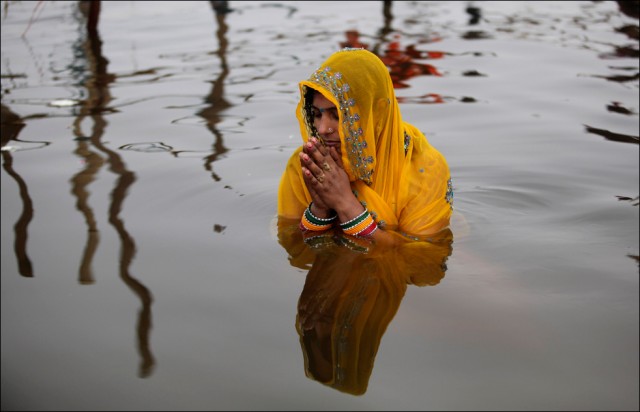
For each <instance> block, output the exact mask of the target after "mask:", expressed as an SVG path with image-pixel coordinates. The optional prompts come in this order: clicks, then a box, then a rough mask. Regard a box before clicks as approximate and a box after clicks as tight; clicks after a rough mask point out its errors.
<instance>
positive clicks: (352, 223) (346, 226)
mask: <svg viewBox="0 0 640 412" xmlns="http://www.w3.org/2000/svg"><path fill="white" fill-rule="evenodd" d="M367 216H369V211H368V210H367V209H364V212H362V213H360V214H359V215H358V216H356V217H354V218H353V219H351V220H347V221H346V222H342V223H340V228H342V230H347V229H350V228H352V227H354V226H356V225H357V224H358V223H360V222H362V221H363V220H365V219H366V218H367Z"/></svg>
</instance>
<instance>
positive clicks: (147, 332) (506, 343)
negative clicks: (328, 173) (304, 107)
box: [0, 1, 639, 410]
mask: <svg viewBox="0 0 640 412" xmlns="http://www.w3.org/2000/svg"><path fill="white" fill-rule="evenodd" d="M230 6H231V8H232V9H233V11H232V12H231V13H228V14H220V15H216V13H214V12H213V10H212V8H211V5H210V4H209V2H186V1H185V2H182V1H181V2H102V7H101V14H100V20H99V26H98V31H97V33H94V34H93V35H90V34H88V32H87V30H86V28H85V22H86V17H85V16H84V15H83V14H82V13H81V12H80V11H79V8H78V3H77V2H64V1H56V2H51V1H43V2H3V3H2V8H3V10H2V20H1V24H2V62H1V68H2V110H3V112H2V122H3V124H2V166H3V167H2V172H0V173H1V176H2V179H1V184H2V187H1V189H2V229H1V232H2V275H1V279H2V292H1V293H2V304H1V308H2V331H1V332H2V333H1V336H2V363H1V365H2V366H1V367H2V409H3V410H10V409H15V410H54V409H58V410H60V409H64V410H115V409H120V410H122V409H126V410H179V409H182V410H184V409H190V410H217V409H224V410H232V409H234V410H237V409H245V410H246V409H252V410H256V409H260V410H269V409H277V410H310V409H316V410H317V409H323V410H324V409H338V410H356V409H357V410H362V409H372V410H384V409H393V410H405V409H418V410H456V409H457V410H460V409H471V410H499V409H510V410H522V409H548V410H587V409H589V410H637V409H638V407H639V405H638V397H639V392H638V386H639V378H638V376H639V369H638V363H639V359H638V345H639V339H638V338H639V326H638V323H639V316H638V303H639V302H638V288H639V285H638V273H639V271H638V254H639V253H638V247H639V241H638V224H639V216H638V209H639V208H638V191H639V190H638V185H639V177H638V175H639V174H638V171H639V161H638V155H639V153H638V148H639V146H638V135H639V130H638V128H639V127H638V112H639V109H638V90H639V81H638V78H639V75H638V73H639V67H638V66H639V65H638V18H637V15H636V16H635V17H633V16H631V15H628V14H626V13H625V10H622V9H621V8H620V7H619V6H618V4H617V3H616V2H614V1H603V2H586V1H582V2H477V3H466V2H440V1H438V2H428V1H424V2H423V1H421V2H400V1H398V2H393V5H392V7H391V9H390V10H389V11H390V13H386V14H385V13H384V9H383V2H378V1H375V2H324V1H322V2H307V1H304V2H285V1H275V2H250V1H247V2H245V1H243V2H239V1H238V2H233V1H232V2H230ZM636 12H637V8H636ZM348 31H357V33H356V34H359V37H358V38H355V39H354V38H353V37H352V38H351V39H350V40H351V41H359V42H361V43H366V46H367V47H368V48H369V49H370V50H374V51H375V52H376V53H378V54H379V55H380V56H382V57H383V58H384V59H385V62H386V63H387V64H388V65H389V66H390V67H391V69H392V74H393V76H394V79H395V81H396V85H397V89H396V92H397V94H398V97H399V100H400V101H401V108H402V110H403V116H404V118H405V119H407V120H409V121H410V122H412V123H413V124H415V125H416V126H418V127H419V128H421V129H422V130H423V131H424V132H425V133H426V135H427V136H428V138H429V139H430V141H431V143H432V144H433V145H434V146H436V147H437V148H438V149H439V150H440V151H441V152H442V153H443V154H444V155H445V156H446V157H447V160H448V162H449V165H450V167H451V172H452V176H453V180H454V190H455V206H456V214H455V219H454V222H453V225H452V233H453V243H452V244H451V245H449V248H448V249H447V248H446V247H445V249H441V248H440V249H437V250H426V251H422V252H420V253H419V254H415V253H414V255H411V254H409V255H407V256H400V257H401V258H402V259H400V258H398V259H395V258H390V257H383V259H381V260H379V261H376V260H373V256H370V257H371V259H370V260H366V259H367V256H368V255H367V254H361V253H360V254H354V253H356V252H350V251H349V252H347V251H344V250H340V249H339V248H338V249H337V250H336V251H334V252H335V255H331V256H325V255H323V256H319V257H318V260H316V261H315V262H313V267H311V262H312V261H313V256H314V255H313V252H312V250H311V249H308V247H307V246H305V245H304V244H302V243H300V242H298V243H296V241H295V239H293V240H291V242H293V243H292V244H289V245H288V246H289V247H290V248H289V249H286V248H285V247H283V246H285V245H284V242H283V245H281V244H280V243H281V242H282V234H281V239H280V241H279V238H278V230H277V227H276V225H275V220H274V216H275V209H276V193H277V186H278V182H279V178H280V174H281V172H282V170H283V167H284V164H285V162H286V160H287V159H288V157H289V155H290V154H291V152H292V151H293V150H294V149H295V147H296V146H298V145H299V144H300V138H299V136H298V126H297V123H296V120H295V116H294V108H295V104H296V102H297V82H298V81H299V80H301V79H303V78H305V77H307V76H308V75H309V74H310V73H311V72H312V71H313V70H314V69H315V68H316V67H317V66H318V65H319V64H320V63H321V62H322V61H323V60H324V59H325V58H326V57H327V56H328V55H329V54H330V53H331V52H333V51H334V50H337V49H339V48H340V43H342V42H345V41H347V32H348ZM356 37H357V36H356ZM402 62H404V63H402ZM401 63H402V64H404V66H403V65H402V64H401ZM13 116H15V117H19V119H17V118H14V117H13ZM294 237H295V236H294ZM305 248H306V249H305ZM343 249H344V248H343ZM291 250H294V252H292V256H290V255H289V252H290V251H291ZM414 252H415V251H414ZM448 255H450V256H448ZM293 256H296V257H300V256H301V257H300V260H296V258H294V257H293ZM309 256H311V260H309V259H308V258H309ZM412 256H413V258H415V259H416V260H412V259H413V258H412ZM416 256H417V257H416ZM425 256H426V257H427V258H429V259H432V261H433V262H434V263H433V265H432V266H433V267H431V266H429V265H427V266H425V267H424V271H422V272H420V274H418V275H416V276H413V275H412V276H409V274H408V272H405V271H403V270H399V269H398V267H399V266H397V265H399V263H398V262H400V261H403V262H413V261H417V260H419V259H424V258H425ZM447 256H448V258H447ZM305 259H306V260H305ZM403 259H404V260H403ZM372 262H373V263H372ZM376 262H377V263H376ZM443 262H444V263H446V266H441V264H442V263H443ZM343 263H344V264H343ZM321 265H326V267H325V269H324V270H325V271H326V273H327V275H326V277H325V276H318V275H317V274H318V273H321V274H322V273H324V272H323V271H322V270H321V269H320V268H321V267H322V266H321ZM367 265H369V266H367ZM362 268H369V269H367V270H370V269H371V268H373V269H374V270H373V271H374V272H375V276H377V277H376V278H375V282H377V283H375V285H378V286H376V287H377V288H378V289H376V290H380V291H381V292H380V293H378V294H377V295H375V296H374V294H372V293H369V292H367V291H369V290H371V289H370V286H371V284H366V285H364V284H362V282H361V280H362V278H361V277H358V276H357V275H358V270H362ZM434 268H436V269H434ZM437 268H440V271H438V269H437ZM422 269H423V267H422V266H420V267H419V270H422ZM323 282H324V284H323ZM319 291H325V292H326V291H328V292H330V293H332V294H333V295H332V296H333V298H332V299H338V300H339V299H345V301H346V303H345V304H344V305H345V306H340V305H338V309H335V310H336V315H335V317H336V319H337V318H338V314H337V313H338V312H339V310H341V309H339V308H340V307H347V306H348V307H351V308H352V309H351V312H349V313H351V315H348V316H347V315H345V316H347V317H346V318H344V317H343V318H341V319H342V320H341V321H340V322H342V323H341V324H340V325H342V326H344V325H347V326H348V327H350V328H351V329H349V330H350V331H351V332H352V333H351V335H349V334H348V333H347V334H345V333H344V332H341V333H342V334H341V335H340V336H341V337H340V339H341V340H340V341H339V345H338V346H337V347H336V348H337V349H335V350H336V351H337V352H338V354H339V359H341V362H343V363H342V364H341V365H338V366H339V368H338V369H339V371H338V372H335V371H336V370H338V369H334V373H337V375H335V376H337V377H338V378H339V379H343V382H348V381H349V379H351V378H353V376H356V377H357V379H358V383H357V385H355V386H358V388H360V389H363V388H364V390H363V391H361V392H364V393H362V394H361V395H353V394H350V393H348V392H349V391H345V390H344V387H343V388H342V389H340V388H338V387H336V385H333V386H332V385H331V384H330V383H326V382H325V384H323V383H321V381H323V378H321V377H322V376H323V375H322V373H324V372H326V369H325V370H324V372H323V370H322V369H320V366H317V367H318V369H317V370H316V371H315V373H314V371H312V370H310V369H313V368H315V367H316V366H314V364H313V362H314V359H315V358H314V356H316V355H315V353H316V352H314V351H315V350H322V349H323V346H322V345H323V342H322V341H318V342H309V341H308V340H305V339H302V338H301V336H300V335H299V332H298V329H297V320H296V319H298V320H299V321H300V322H302V325H301V326H300V327H304V322H306V321H308V317H309V316H313V313H312V312H313V299H314V298H317V297H319V296H320V293H319ZM363 291H364V292H363ZM314 293H315V295H314ZM345 296H346V298H345ZM353 296H355V297H353ZM372 296H373V297H372ZM385 296H386V297H385ZM328 301H329V300H327V302H328ZM299 303H300V311H299V307H298V304H299ZM349 305H351V306H349ZM363 308H373V309H371V312H370V313H371V315H370V316H369V318H368V320H367V319H365V318H363V316H364V315H361V314H363V313H365V310H364V309H363ZM341 316H342V315H341ZM349 316H350V317H349ZM336 323H337V321H336V320H335V319H334V320H333V325H334V326H335V324H336ZM327 325H328V327H329V328H331V327H332V326H331V325H332V323H331V322H329V323H327ZM345 330H346V329H345ZM318 333H319V334H321V331H319V332H318ZM359 333H362V335H359ZM319 337H320V336H319ZM353 339H356V340H358V339H360V340H358V341H357V342H356V341H354V340H353ZM314 345H318V346H314ZM340 345H342V346H340ZM357 345H360V346H357ZM324 348H325V349H326V347H324ZM353 348H356V352H355V353H356V354H357V353H359V355H360V356H359V357H358V358H356V357H355V356H356V354H354V352H353ZM357 348H359V352H358V349H357ZM340 356H342V357H340ZM306 362H308V363H310V364H307V363H306ZM347 364H349V365H352V367H351V369H349V367H346V366H345V365H347ZM324 367H326V368H331V367H332V365H331V364H330V363H329V364H325V365H324ZM333 367H334V368H336V365H333ZM329 370H330V369H329ZM329 373H330V372H329ZM353 373H356V375H353ZM307 374H309V377H307ZM338 378H336V379H337V380H339V379H338ZM355 386H354V387H355Z"/></svg>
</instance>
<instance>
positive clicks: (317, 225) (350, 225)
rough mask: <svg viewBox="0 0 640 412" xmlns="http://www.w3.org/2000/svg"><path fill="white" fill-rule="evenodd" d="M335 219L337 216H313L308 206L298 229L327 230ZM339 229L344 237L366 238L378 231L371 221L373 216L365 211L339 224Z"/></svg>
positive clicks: (373, 221)
mask: <svg viewBox="0 0 640 412" xmlns="http://www.w3.org/2000/svg"><path fill="white" fill-rule="evenodd" d="M336 218H337V216H333V217H330V218H326V219H323V218H319V217H317V216H315V215H314V214H313V213H311V204H309V207H307V208H306V209H305V211H304V213H303V214H302V219H301V220H300V229H301V230H303V231H307V230H311V231H323V230H328V229H331V227H332V226H333V222H334V221H335V220H336ZM340 228H341V229H342V231H343V232H344V233H345V234H346V235H350V236H360V237H367V236H371V235H372V234H373V232H375V231H376V229H378V225H377V224H376V222H375V220H373V216H371V214H370V213H369V211H368V210H367V209H365V210H364V211H363V212H362V213H360V214H359V215H358V216H356V217H354V218H353V219H351V220H349V221H346V222H344V223H340Z"/></svg>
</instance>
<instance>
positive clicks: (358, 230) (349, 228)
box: [340, 209, 378, 237]
mask: <svg viewBox="0 0 640 412" xmlns="http://www.w3.org/2000/svg"><path fill="white" fill-rule="evenodd" d="M340 228H341V229H342V231H343V232H344V234H346V235H351V236H360V237H367V236H371V235H373V232H375V231H376V229H378V225H377V224H376V221H375V220H373V216H371V213H369V211H368V210H367V209H365V210H364V212H362V213H360V214H359V215H358V216H356V217H354V218H353V219H351V220H348V221H346V222H344V223H340Z"/></svg>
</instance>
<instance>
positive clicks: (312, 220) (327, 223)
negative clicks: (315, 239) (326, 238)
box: [300, 203, 337, 232]
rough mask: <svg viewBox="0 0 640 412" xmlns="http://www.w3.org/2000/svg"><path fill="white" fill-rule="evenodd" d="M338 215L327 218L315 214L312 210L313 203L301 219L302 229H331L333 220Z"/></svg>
mask: <svg viewBox="0 0 640 412" xmlns="http://www.w3.org/2000/svg"><path fill="white" fill-rule="evenodd" d="M336 217H337V216H333V217H330V218H327V219H323V218H320V217H317V216H315V215H314V214H313V213H312V212H311V203H310V204H309V206H308V207H307V208H306V209H305V211H304V213H303V214H302V219H300V229H301V230H312V231H316V232H318V231H322V230H327V229H330V228H331V226H333V221H334V220H336Z"/></svg>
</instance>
